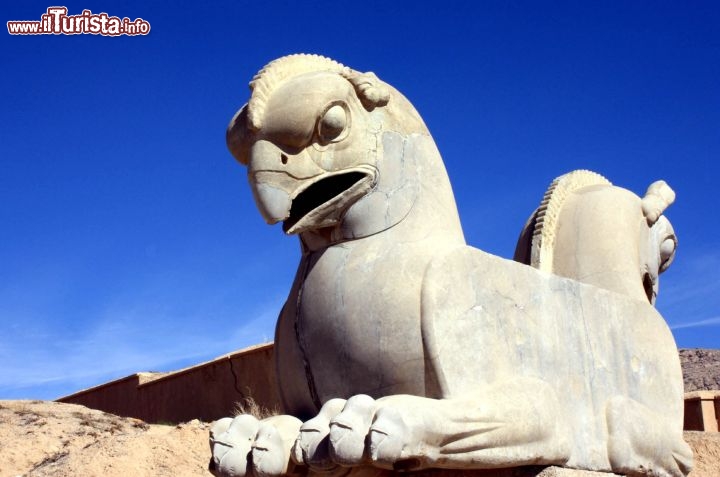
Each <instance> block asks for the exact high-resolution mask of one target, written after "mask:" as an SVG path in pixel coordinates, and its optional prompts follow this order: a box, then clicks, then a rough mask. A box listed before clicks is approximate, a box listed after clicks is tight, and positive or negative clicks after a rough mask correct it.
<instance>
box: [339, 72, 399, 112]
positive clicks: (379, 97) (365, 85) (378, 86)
mask: <svg viewBox="0 0 720 477" xmlns="http://www.w3.org/2000/svg"><path fill="white" fill-rule="evenodd" d="M346 78H347V80H348V81H350V83H352V85H353V86H354V87H355V92H356V93H357V95H358V98H360V102H361V103H362V105H363V106H364V107H365V109H367V110H368V111H372V110H373V109H375V108H376V107H378V106H385V105H386V104H387V103H388V101H390V90H389V89H388V88H387V86H386V85H385V83H383V82H382V81H380V78H378V77H377V76H375V73H373V72H372V71H369V72H367V73H358V72H357V71H353V72H352V73H350V74H349V75H347V76H346Z"/></svg>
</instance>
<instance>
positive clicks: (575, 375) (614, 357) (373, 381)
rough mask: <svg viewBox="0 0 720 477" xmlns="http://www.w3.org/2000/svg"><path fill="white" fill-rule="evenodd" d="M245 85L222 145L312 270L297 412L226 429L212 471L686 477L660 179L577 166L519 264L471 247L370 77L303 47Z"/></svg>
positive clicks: (282, 326) (286, 321)
mask: <svg viewBox="0 0 720 477" xmlns="http://www.w3.org/2000/svg"><path fill="white" fill-rule="evenodd" d="M250 88H251V90H252V95H251V97H250V100H249V102H248V103H247V104H246V105H245V106H244V107H243V108H241V109H240V111H239V112H238V113H237V114H236V115H235V117H234V118H233V120H232V122H231V124H230V126H229V128H228V133H227V141H228V145H229V148H230V150H231V152H232V153H233V155H234V156H235V158H236V159H237V160H238V161H240V162H241V163H242V164H244V165H246V166H247V170H248V177H249V181H250V186H251V189H252V192H253V195H254V198H255V201H256V203H257V207H258V209H259V210H260V213H261V214H262V216H263V217H264V219H265V220H266V221H267V222H268V223H269V224H275V223H278V222H282V224H283V230H284V231H285V233H287V234H289V235H297V236H298V237H299V239H300V244H301V248H302V258H301V260H300V265H299V266H298V270H297V275H296V278H295V281H294V284H293V286H292V289H291V290H290V294H289V296H288V299H287V301H286V303H285V305H284V307H283V309H282V311H281V312H280V317H279V319H278V323H277V328H276V335H275V353H276V363H277V364H276V367H277V375H278V381H279V385H280V392H281V395H282V396H281V398H282V403H283V412H284V413H285V414H283V415H279V416H273V417H270V418H267V419H257V418H255V417H253V416H250V415H240V416H238V417H236V418H234V419H231V418H225V419H221V420H220V421H218V422H217V423H216V424H215V425H214V427H213V429H212V430H211V433H210V444H211V449H212V459H211V462H210V469H211V471H212V472H213V473H215V474H216V475H223V476H242V475H253V474H255V475H257V476H278V475H283V474H291V473H308V472H309V473H321V474H326V475H332V476H337V475H345V474H348V473H361V472H363V471H364V472H367V471H368V469H370V470H372V469H375V470H373V472H375V474H373V475H378V474H377V473H378V472H380V473H381V472H382V471H381V470H379V469H390V470H395V471H398V470H403V471H411V470H417V469H426V468H450V469H452V468H455V469H492V468H503V467H515V466H524V465H555V466H563V467H569V468H576V469H586V470H596V471H604V472H616V473H620V474H627V475H633V476H635V475H652V476H677V477H679V476H684V475H686V474H687V473H688V472H689V470H690V467H691V464H692V453H691V451H690V448H689V446H688V445H687V444H686V443H685V442H684V441H683V437H682V423H683V380H682V375H681V370H680V363H679V359H678V355H677V350H676V347H675V343H674V340H673V337H672V335H671V333H670V330H669V329H668V327H667V325H666V324H665V322H664V320H663V318H662V317H661V316H660V314H659V313H658V312H657V311H656V310H655V308H654V307H653V305H652V303H653V302H654V299H655V295H656V293H657V278H658V275H659V273H660V272H662V271H664V270H665V269H666V268H667V266H668V265H669V264H670V261H671V260H672V258H673V255H674V251H675V247H676V243H677V241H676V238H675V234H674V232H673V231H672V227H671V226H670V223H669V222H668V221H667V219H665V218H664V217H663V216H662V212H663V210H664V209H665V208H666V207H667V206H668V205H669V204H670V203H671V202H672V201H673V200H674V194H673V192H672V190H671V189H670V188H669V187H668V186H667V185H666V184H665V183H664V182H662V181H659V182H656V183H655V184H653V185H652V186H651V187H650V189H649V190H648V193H647V194H646V196H645V197H644V198H643V199H641V198H639V197H638V196H636V195H635V194H633V193H631V192H629V191H627V190H625V189H621V188H619V187H615V186H612V185H611V184H610V183H609V182H608V181H607V180H606V179H604V178H602V177H601V176H599V175H597V174H594V173H591V172H588V171H575V172H572V173H570V174H567V175H565V176H562V177H560V178H559V179H557V180H556V181H555V182H553V184H552V185H551V187H550V189H549V190H548V192H547V194H546V195H545V198H544V199H543V201H542V203H541V205H540V207H539V208H538V210H537V211H536V212H535V213H534V214H533V215H532V217H531V219H530V220H529V221H528V224H527V225H526V227H525V229H524V230H523V232H522V234H521V237H520V240H519V242H518V247H517V253H516V261H510V260H505V259H502V258H499V257H495V256H492V255H489V254H487V253H485V252H482V251H480V250H478V249H475V248H472V247H470V246H468V245H466V243H465V239H464V237H463V232H462V228H461V226H460V221H459V218H458V213H457V209H456V205H455V200H454V197H453V193H452V190H451V187H450V182H449V180H448V177H447V173H446V171H445V168H444V165H443V162H442V160H441V158H440V153H439V152H438V150H437V148H436V146H435V144H434V142H433V139H432V137H431V136H430V133H429V132H428V130H427V128H426V126H425V124H424V123H423V121H422V119H421V118H420V116H419V114H418V113H417V112H416V111H415V109H414V107H413V106H412V105H411V104H410V102H408V100H407V99H405V97H403V96H402V95H401V94H400V93H399V92H398V91H396V90H395V89H394V88H392V87H391V86H389V85H388V84H386V83H384V82H382V81H381V80H379V79H378V78H377V77H376V76H375V75H374V74H373V73H359V72H357V71H354V70H352V69H350V68H348V67H345V66H343V65H341V64H339V63H337V62H335V61H332V60H329V59H327V58H324V57H320V56H314V55H292V56H287V57H284V58H280V59H278V60H276V61H273V62H271V63H270V64H268V65H267V66H266V67H265V68H263V69H262V70H261V71H260V72H259V73H258V74H257V75H256V76H255V78H253V80H252V82H251V83H250ZM519 262H524V263H519ZM363 469H364V470H363Z"/></svg>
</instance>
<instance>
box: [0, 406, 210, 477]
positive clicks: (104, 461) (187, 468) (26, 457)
mask: <svg viewBox="0 0 720 477" xmlns="http://www.w3.org/2000/svg"><path fill="white" fill-rule="evenodd" d="M208 427H209V426H208V425H207V424H205V423H201V422H198V421H195V422H190V423H187V424H181V425H179V426H174V425H173V426H163V425H148V424H146V423H144V422H143V421H139V420H137V419H129V418H124V417H117V416H114V415H112V414H107V413H104V412H101V411H96V410H93V409H88V408H86V407H83V406H78V405H75V404H61V403H56V402H52V401H0V476H1V477H14V476H19V475H23V476H24V475H27V476H53V477H71V476H72V477H75V476H106V477H114V476H118V477H120V476H123V477H125V476H161V477H162V476H166V477H170V476H196V475H197V476H205V477H209V476H210V473H209V472H207V470H206V468H207V463H208V459H209V453H208V452H209V447H208V443H207V435H208Z"/></svg>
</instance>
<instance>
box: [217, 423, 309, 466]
mask: <svg viewBox="0 0 720 477" xmlns="http://www.w3.org/2000/svg"><path fill="white" fill-rule="evenodd" d="M301 424H302V423H301V422H300V420H299V419H296V418H295V417H292V416H285V415H281V416H273V417H269V418H267V419H263V420H262V421H260V420H258V419H256V418H255V417H253V416H251V415H249V414H242V415H240V416H237V417H236V418H234V419H231V418H224V419H220V420H219V421H217V422H216V423H215V424H214V425H213V427H212V428H211V429H210V450H211V451H212V458H211V460H210V464H209V467H208V468H209V470H210V472H211V473H212V474H213V475H215V476H216V477H244V476H246V475H247V476H256V477H274V476H279V475H282V474H285V473H287V471H288V466H289V459H290V448H291V447H292V444H293V442H294V441H295V439H296V437H297V435H298V430H299V428H300V425H301Z"/></svg>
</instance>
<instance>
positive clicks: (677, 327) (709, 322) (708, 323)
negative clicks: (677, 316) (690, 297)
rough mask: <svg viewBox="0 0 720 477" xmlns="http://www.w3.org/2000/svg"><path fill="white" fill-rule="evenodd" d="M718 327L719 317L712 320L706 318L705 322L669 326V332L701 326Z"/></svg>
mask: <svg viewBox="0 0 720 477" xmlns="http://www.w3.org/2000/svg"><path fill="white" fill-rule="evenodd" d="M716 325H720V316H716V317H714V318H707V319H705V320H698V321H691V322H688V323H679V324H677V325H671V326H670V329H671V330H680V329H683V328H698V327H701V326H716Z"/></svg>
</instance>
